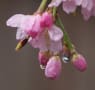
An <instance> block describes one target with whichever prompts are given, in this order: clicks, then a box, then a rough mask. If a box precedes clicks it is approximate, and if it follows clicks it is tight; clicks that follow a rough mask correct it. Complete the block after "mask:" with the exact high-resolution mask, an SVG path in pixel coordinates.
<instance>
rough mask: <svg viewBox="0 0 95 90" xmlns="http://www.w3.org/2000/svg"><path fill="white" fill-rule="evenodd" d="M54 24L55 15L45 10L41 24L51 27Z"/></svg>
mask: <svg viewBox="0 0 95 90" xmlns="http://www.w3.org/2000/svg"><path fill="white" fill-rule="evenodd" d="M52 24H53V17H52V14H51V13H49V12H44V13H43V14H42V18H41V22H40V26H41V27H43V28H45V27H47V28H49V27H51V26H52Z"/></svg>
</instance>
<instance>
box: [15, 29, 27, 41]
mask: <svg viewBox="0 0 95 90" xmlns="http://www.w3.org/2000/svg"><path fill="white" fill-rule="evenodd" d="M26 36H27V34H26V33H25V32H24V31H23V30H21V29H20V28H19V29H17V33H16V39H17V40H22V39H25V37H26Z"/></svg>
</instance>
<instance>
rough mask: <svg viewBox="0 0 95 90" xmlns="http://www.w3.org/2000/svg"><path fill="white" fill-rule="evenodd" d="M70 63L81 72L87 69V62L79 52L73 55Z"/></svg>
mask: <svg viewBox="0 0 95 90" xmlns="http://www.w3.org/2000/svg"><path fill="white" fill-rule="evenodd" d="M72 64H73V66H74V67H75V68H76V69H77V70H79V71H81V72H83V71H85V70H86V69H87V62H86V60H85V58H84V57H83V56H82V55H80V54H74V55H73V57H72Z"/></svg>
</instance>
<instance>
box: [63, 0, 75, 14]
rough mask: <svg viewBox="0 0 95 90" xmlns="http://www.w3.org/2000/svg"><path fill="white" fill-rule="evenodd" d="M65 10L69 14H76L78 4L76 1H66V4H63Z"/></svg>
mask: <svg viewBox="0 0 95 90" xmlns="http://www.w3.org/2000/svg"><path fill="white" fill-rule="evenodd" d="M63 10H64V11H65V12H66V13H67V14H69V13H73V12H75V10H76V4H75V2H74V1H72V0H71V1H69V0H68V1H66V2H63Z"/></svg>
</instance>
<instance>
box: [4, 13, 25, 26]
mask: <svg viewBox="0 0 95 90" xmlns="http://www.w3.org/2000/svg"><path fill="white" fill-rule="evenodd" d="M24 17H25V15H23V14H15V15H13V16H12V17H10V18H9V19H8V20H7V22H6V25H7V26H11V27H19V25H20V23H21V21H22V20H23V18H24Z"/></svg>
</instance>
